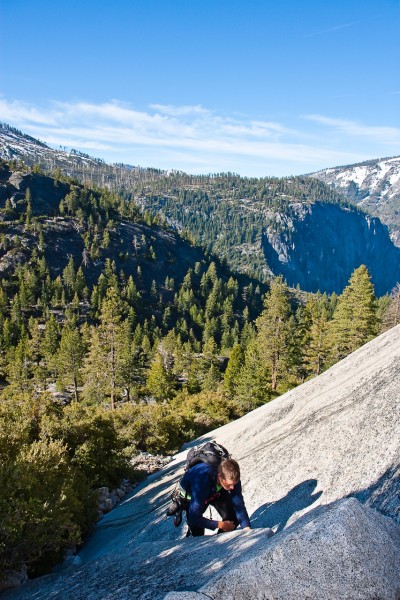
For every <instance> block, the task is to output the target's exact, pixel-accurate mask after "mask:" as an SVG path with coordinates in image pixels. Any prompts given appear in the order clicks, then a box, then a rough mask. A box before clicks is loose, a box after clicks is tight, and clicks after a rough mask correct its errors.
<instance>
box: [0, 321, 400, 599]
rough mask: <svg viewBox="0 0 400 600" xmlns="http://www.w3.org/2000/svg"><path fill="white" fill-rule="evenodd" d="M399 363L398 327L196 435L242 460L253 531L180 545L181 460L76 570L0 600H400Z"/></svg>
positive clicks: (103, 528) (101, 528) (85, 552)
mask: <svg viewBox="0 0 400 600" xmlns="http://www.w3.org/2000/svg"><path fill="white" fill-rule="evenodd" d="M399 363H400V326H397V327H396V328H393V329H392V330H390V331H388V332H386V333H385V334H383V335H382V336H380V337H378V338H377V339H375V340H373V341H372V342H370V343H369V344H366V345H365V346H364V347H362V348H360V349H359V350H357V352H355V353H354V354H352V355H350V356H348V357H347V358H346V359H344V360H342V361H341V362H340V363H338V364H336V365H335V366H334V367H332V368H331V369H329V370H328V371H326V372H325V373H323V374H322V375H321V376H320V377H318V378H316V379H314V380H311V381H308V382H307V383H305V384H303V385H301V386H299V387H298V388H296V389H294V390H291V391H290V392H288V393H287V394H285V395H283V396H281V397H280V398H278V399H276V400H274V401H273V402H270V403H269V404H267V405H264V406H262V407H260V408H258V409H257V410H255V411H253V412H252V413H249V414H248V415H246V416H244V417H242V418H241V419H239V420H237V421H235V422H233V423H230V424H228V425H225V426H224V427H221V428H219V429H217V430H215V431H213V432H211V433H210V434H208V435H206V436H204V437H203V438H201V439H210V438H214V439H217V440H218V441H219V442H220V443H221V444H223V445H224V446H226V447H227V448H228V449H229V450H230V451H231V452H232V453H233V455H234V457H235V458H237V459H238V460H239V463H240V466H241V470H242V483H243V489H244V496H245V500H246V505H247V508H248V511H249V514H250V517H251V522H252V525H253V530H252V531H250V532H242V531H240V530H239V531H236V532H234V533H232V534H224V535H219V536H206V537H204V538H202V539H201V538H185V537H184V536H185V527H184V526H182V527H181V528H175V527H174V526H173V524H172V522H171V520H169V519H167V517H166V514H165V512H166V507H167V505H168V503H169V501H170V495H171V492H172V490H173V488H174V486H175V485H176V483H177V482H178V481H179V478H180V477H181V475H182V473H183V468H184V462H185V458H186V451H185V452H181V453H180V454H178V455H177V456H176V457H175V458H174V460H173V462H171V463H170V464H169V465H168V466H167V467H165V468H164V469H162V470H161V471H159V472H158V473H155V474H153V475H151V476H150V477H148V479H147V480H146V481H145V482H144V483H142V484H141V485H140V486H138V488H136V490H135V491H134V493H133V495H132V496H130V497H129V498H128V499H126V500H123V501H122V502H121V503H120V504H119V505H118V506H117V507H116V508H115V509H114V510H113V511H111V512H109V513H108V514H107V515H105V517H104V518H103V519H101V521H99V523H98V525H97V527H96V530H95V532H94V535H93V536H92V537H91V538H90V539H89V540H88V542H87V543H86V545H85V546H84V547H83V548H82V549H81V551H80V553H79V555H78V556H79V559H80V560H81V561H82V563H81V564H80V565H77V566H75V567H74V568H73V567H71V568H70V569H67V570H65V571H63V572H61V573H60V574H54V575H51V576H47V577H45V578H42V579H38V580H35V581H32V582H29V583H28V584H27V585H25V586H22V588H20V589H18V590H14V591H11V592H6V593H5V596H4V598H5V599H7V600H10V599H12V600H27V599H28V598H29V599H31V598H35V600H47V599H48V598H53V597H54V598H63V600H81V599H82V600H83V599H85V600H106V599H107V600H111V599H117V598H118V600H128V599H129V600H131V599H132V598H135V599H136V598H137V599H143V600H144V599H149V600H150V599H151V600H161V599H162V598H164V597H165V596H166V594H168V593H169V592H171V593H172V592H174V593H175V592H185V593H186V592H187V591H189V592H190V594H189V595H186V596H181V598H182V600H184V599H185V598H187V599H189V598H193V599H194V598H199V600H200V599H201V598H202V597H203V596H206V597H209V598H222V599H228V598H234V599H235V600H238V599H246V600H247V599H248V600H253V599H254V598H271V599H272V598H275V599H282V600H283V599H285V600H287V599H289V600H290V599H291V598H296V600H297V599H299V600H303V598H304V599H305V598H309V599H313V598H318V599H321V598H322V599H325V598H326V599H328V598H329V600H331V599H333V598H335V599H336V598H349V599H352V600H353V599H358V598H363V599H369V600H373V599H374V600H376V599H378V598H379V599H380V600H386V599H388V600H398V597H399V593H400V587H399V586H400V581H399V577H400V576H399V573H400V570H399V563H398V561H399V558H398V557H399V556H400V537H399V524H400V500H399V497H400V447H399V439H400V404H399V401H398V390H399V388H400V369H399ZM198 442H199V440H196V442H194V443H198ZM207 514H208V513H207ZM271 529H272V531H273V532H274V535H273V537H272V538H270V532H271ZM246 578H247V579H246ZM257 586H258V587H257ZM196 594H200V595H196ZM175 597H176V599H178V598H179V597H180V596H179V595H175V596H172V597H171V598H175ZM171 598H170V600H171Z"/></svg>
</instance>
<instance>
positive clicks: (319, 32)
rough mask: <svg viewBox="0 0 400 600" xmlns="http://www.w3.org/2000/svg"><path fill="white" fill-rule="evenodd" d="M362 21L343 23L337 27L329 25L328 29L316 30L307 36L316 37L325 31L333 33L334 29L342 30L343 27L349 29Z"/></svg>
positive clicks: (306, 36)
mask: <svg viewBox="0 0 400 600" xmlns="http://www.w3.org/2000/svg"><path fill="white" fill-rule="evenodd" d="M360 22H361V21H352V22H351V23H343V24H342V25H336V26H335V27H328V28H327V29H321V30H319V31H314V32H312V33H308V34H306V35H305V36H304V37H305V38H310V37H314V36H316V35H323V34H324V33H332V32H333V31H340V30H341V29H347V28H348V27H352V26H353V25H357V24H358V23H360Z"/></svg>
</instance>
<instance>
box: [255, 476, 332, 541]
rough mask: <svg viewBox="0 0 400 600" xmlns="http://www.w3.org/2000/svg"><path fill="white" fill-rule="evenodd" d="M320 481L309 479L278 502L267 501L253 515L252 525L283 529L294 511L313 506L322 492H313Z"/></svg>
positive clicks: (277, 529) (276, 529)
mask: <svg viewBox="0 0 400 600" xmlns="http://www.w3.org/2000/svg"><path fill="white" fill-rule="evenodd" d="M317 483H318V481H317V480H316V479H307V480H306V481H303V482H302V483H299V484H298V485H296V486H295V487H294V488H293V489H292V490H290V492H288V493H287V494H286V496H284V497H283V498H281V499H280V500H277V501H276V502H266V503H265V504H263V505H262V506H260V507H259V508H257V510H256V511H255V512H254V513H253V514H252V515H251V517H250V521H251V525H252V527H270V528H271V529H274V530H275V532H276V533H277V532H279V531H282V529H284V527H285V526H286V523H287V522H288V521H289V519H290V517H291V516H292V515H294V513H296V512H298V511H300V510H303V509H304V508H307V507H308V506H311V504H314V502H315V501H316V500H318V498H319V497H320V496H321V494H322V492H316V493H315V494H314V493H313V492H314V490H315V488H316V486H317Z"/></svg>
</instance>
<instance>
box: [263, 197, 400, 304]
mask: <svg viewBox="0 0 400 600" xmlns="http://www.w3.org/2000/svg"><path fill="white" fill-rule="evenodd" d="M279 221H280V227H279V229H280V231H278V232H276V231H273V229H277V228H276V227H274V228H272V227H269V228H267V229H266V231H265V232H264V235H263V239H262V246H263V252H264V256H265V259H266V261H267V263H268V265H269V267H270V268H271V270H272V271H273V272H274V273H275V274H276V275H278V274H279V275H283V277H284V278H285V279H286V280H287V282H288V284H289V285H292V286H296V285H300V287H301V289H303V290H305V291H309V292H317V291H318V290H320V291H326V292H328V293H332V292H336V293H340V292H342V290H343V288H344V287H345V286H346V285H347V283H348V280H349V278H350V276H351V274H352V272H353V271H354V269H356V268H358V267H359V266H360V265H361V264H365V265H366V266H367V268H368V270H369V272H370V274H371V277H372V282H373V284H374V286H375V293H376V294H377V295H378V296H381V295H383V294H385V293H386V292H389V291H390V290H391V289H392V288H393V287H394V285H395V284H396V283H397V282H398V281H400V249H399V248H396V247H395V246H394V245H393V243H392V241H391V240H390V237H389V234H388V230H387V228H386V226H384V225H382V223H381V222H380V221H379V219H376V218H373V217H370V216H369V215H364V214H362V213H359V212H355V211H352V210H346V209H343V208H340V207H339V206H335V205H332V204H323V203H319V202H316V203H315V204H312V205H309V206H305V205H297V206H296V216H295V217H291V218H290V219H288V218H286V217H285V215H279Z"/></svg>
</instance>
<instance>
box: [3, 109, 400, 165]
mask: <svg viewBox="0 0 400 600" xmlns="http://www.w3.org/2000/svg"><path fill="white" fill-rule="evenodd" d="M0 120H2V121H5V122H7V123H10V124H11V125H14V126H16V127H18V128H19V129H21V130H22V131H24V132H26V133H29V134H30V135H33V136H35V137H37V138H39V139H41V140H44V141H46V142H47V143H49V144H52V145H54V146H59V145H61V146H66V147H68V148H69V147H73V148H76V149H78V150H80V149H81V150H84V151H85V152H89V153H91V154H94V155H95V156H101V157H102V158H104V159H105V160H107V161H109V162H126V163H130V164H140V165H142V166H153V167H159V168H166V169H168V168H176V169H182V170H186V171H190V172H218V171H223V170H225V171H226V170H230V171H233V170H234V171H237V172H240V173H241V174H243V175H267V174H270V175H291V174H296V173H305V172H310V171H314V170H318V169H320V168H324V167H327V166H335V165H337V164H344V163H350V162H357V161H362V160H366V159H367V158H373V157H374V155H373V154H372V155H371V154H370V153H365V150H364V148H363V144H359V145H358V146H357V145H350V144H342V145H341V144H337V143H329V142H328V141H327V139H326V138H327V136H326V135H324V134H322V135H321V134H319V133H318V128H320V129H321V131H322V130H323V131H324V132H326V128H327V127H329V128H331V129H332V130H335V131H340V132H341V133H342V134H345V135H347V136H349V138H350V137H352V138H354V139H359V138H360V137H363V138H364V139H365V138H366V137H367V136H368V135H370V137H371V138H374V139H376V140H378V141H380V142H382V140H383V139H384V136H385V135H389V134H390V137H391V139H395V138H396V135H398V130H396V128H382V127H370V126H364V125H361V124H356V123H353V122H351V121H344V120H340V119H334V118H329V117H324V116H321V115H308V116H307V117H305V119H299V120H298V123H299V125H301V127H300V126H299V127H298V128H293V127H290V126H287V125H286V124H285V123H280V122H275V121H271V120H262V119H250V118H248V117H246V116H245V115H239V114H233V115H228V116H227V115H223V114H218V113H217V112H216V111H214V110H210V109H208V108H204V107H202V106H201V105H194V106H172V105H163V104H152V105H151V106H150V107H149V108H148V109H147V110H136V109H135V108H133V107H132V106H130V105H128V104H126V103H122V102H119V101H117V100H112V101H109V102H104V103H100V104H95V103H91V102H53V103H49V104H48V105H47V106H41V107H39V106H33V105H29V104H26V103H23V102H19V101H8V100H7V99H5V98H0ZM307 122H309V123H310V125H309V126H307V127H305V124H306V123H307ZM311 122H313V126H312V127H311ZM310 128H311V129H313V131H310ZM316 128H317V131H315V129H316ZM368 132H369V133H368ZM364 146H365V144H364ZM377 155H378V156H379V155H381V153H380V152H379V153H378V154H377Z"/></svg>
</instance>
